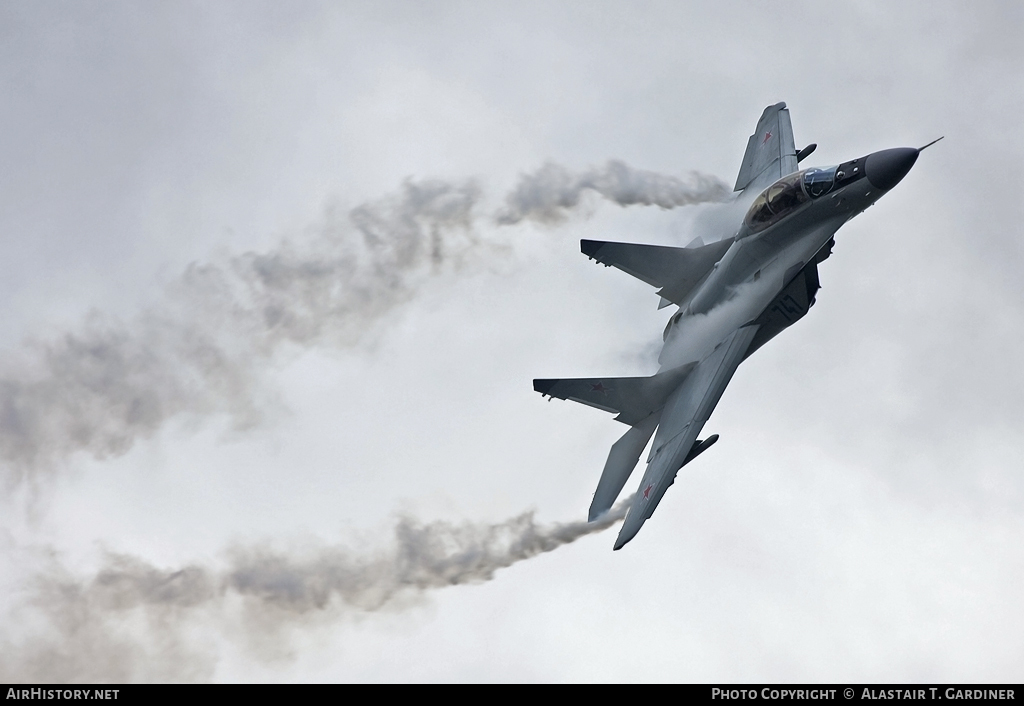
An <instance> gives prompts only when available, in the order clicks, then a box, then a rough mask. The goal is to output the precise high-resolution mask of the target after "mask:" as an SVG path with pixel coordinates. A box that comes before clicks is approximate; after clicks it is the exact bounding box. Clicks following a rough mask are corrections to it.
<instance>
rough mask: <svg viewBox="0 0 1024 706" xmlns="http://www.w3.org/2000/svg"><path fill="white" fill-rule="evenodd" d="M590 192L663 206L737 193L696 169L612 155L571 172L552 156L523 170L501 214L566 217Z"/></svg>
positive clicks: (513, 218) (513, 219) (504, 217)
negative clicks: (679, 170) (659, 166)
mask: <svg viewBox="0 0 1024 706" xmlns="http://www.w3.org/2000/svg"><path fill="white" fill-rule="evenodd" d="M587 192H594V193H597V194H599V195H600V196H602V197H604V198H606V199H608V200H609V201H612V202H614V203H616V204H618V205H620V206H633V205H636V204H643V205H645V206H660V207H661V208H664V209H670V208H677V207H679V206H691V205H693V204H700V203H720V202H723V201H725V200H727V199H728V198H730V196H731V195H732V189H730V188H729V187H728V186H726V184H725V183H723V182H722V181H721V180H720V179H718V178H717V177H714V176H709V175H707V174H701V173H700V172H691V174H690V179H689V181H683V180H682V179H679V178H678V177H674V176H667V175H664V174H658V173H656V172H651V171H647V170H644V169H634V168H633V167H630V166H629V165H628V164H625V163H624V162H620V161H618V160H611V161H609V162H608V163H607V164H605V165H604V167H601V168H591V169H588V170H587V171H584V172H580V173H576V174H574V173H572V172H570V171H569V170H568V169H566V168H565V167H562V166H560V165H558V164H554V163H552V162H548V163H546V164H545V165H544V166H542V167H541V168H540V169H538V170H537V171H535V172H534V173H532V174H525V175H523V176H522V177H521V178H520V180H519V184H518V185H517V186H516V188H515V189H513V190H512V192H511V193H510V194H509V195H508V196H507V197H506V199H505V208H504V209H503V210H502V211H500V212H499V213H498V215H497V221H498V223H500V224H504V225H508V224H513V223H519V222H520V221H522V220H524V219H529V220H534V221H537V222H540V223H549V224H557V223H561V222H562V221H564V220H565V218H566V217H567V216H568V214H569V212H570V211H572V210H574V209H576V208H578V207H579V206H580V203H581V200H582V198H583V196H584V194H586V193H587Z"/></svg>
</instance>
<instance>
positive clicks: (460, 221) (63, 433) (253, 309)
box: [0, 181, 481, 486]
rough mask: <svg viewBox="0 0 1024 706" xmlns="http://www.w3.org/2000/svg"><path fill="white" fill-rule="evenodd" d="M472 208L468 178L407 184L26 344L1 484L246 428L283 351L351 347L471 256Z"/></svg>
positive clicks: (2, 438)
mask: <svg viewBox="0 0 1024 706" xmlns="http://www.w3.org/2000/svg"><path fill="white" fill-rule="evenodd" d="M479 198H480V190H479V188H478V187H477V186H476V184H475V183H473V182H471V181H468V182H463V183H459V184H449V183H446V182H441V181H423V182H413V181H406V182H405V183H404V184H403V185H402V188H401V190H400V191H399V192H398V193H397V194H395V195H392V196H389V197H387V198H384V199H381V200H379V201H376V202H373V203H368V204H363V205H361V206H359V207H357V208H355V209H353V210H352V211H351V213H350V214H348V215H349V220H348V222H346V221H340V220H339V219H337V218H336V217H334V216H333V215H331V214H328V215H327V216H326V217H325V220H324V222H323V223H322V224H321V225H320V226H319V227H317V228H315V229H313V230H312V232H310V233H308V234H307V236H306V237H305V238H304V239H302V240H301V241H298V242H291V241H285V242H283V243H281V244H280V245H279V246H278V247H276V248H275V249H273V250H271V251H269V252H265V253H246V254H243V255H239V256H236V257H233V258H230V259H229V260H227V261H226V262H220V263H216V264H193V265H192V266H190V267H189V268H187V270H186V272H185V273H184V274H183V275H182V276H181V277H180V278H179V279H178V280H177V281H175V282H173V283H172V284H171V287H170V291H169V292H168V295H167V297H165V299H164V301H163V303H162V305H161V306H159V307H157V308H154V309H151V310H148V311H144V312H142V313H141V314H139V315H138V316H137V317H136V318H135V320H134V321H130V322H121V321H117V320H114V319H112V318H110V317H104V316H102V315H100V314H94V315H92V316H91V317H90V318H89V320H87V321H86V322H85V323H84V325H82V327H81V328H80V329H79V330H77V331H70V332H67V333H65V334H64V335H63V336H61V337H60V338H58V339H57V340H51V341H45V342H41V341H34V342H31V343H29V345H28V350H27V353H28V355H27V356H24V357H25V358H26V360H25V361H22V362H21V364H20V365H18V364H14V363H13V362H11V361H3V362H0V469H2V470H0V473H2V474H3V477H4V479H5V480H6V481H7V484H8V486H10V485H11V484H12V483H14V484H16V483H19V482H22V481H26V480H27V481H33V480H35V479H36V476H39V475H40V474H41V473H42V472H45V471H49V470H52V469H53V468H54V467H55V466H57V465H58V464H59V463H60V462H61V461H63V460H65V459H66V458H67V457H68V456H70V455H71V454H73V453H74V452H76V451H81V452H86V453H89V454H92V455H93V456H95V457H97V458H103V457H109V456H112V455H117V454H121V453H124V452H125V451H127V450H128V449H129V448H131V446H132V445H133V443H134V442H135V441H136V440H138V439H140V438H145V437H147V436H150V435H152V434H153V433H154V432H156V431H157V430H158V429H159V428H160V427H161V426H162V425H163V424H164V423H165V422H166V421H167V420H169V419H171V418H174V417H181V416H191V417H193V418H201V417H205V416H209V415H213V414H226V415H229V416H230V417H231V419H232V420H233V422H234V424H235V425H236V426H239V427H245V426H248V425H251V424H253V423H254V422H256V421H257V420H258V418H259V405H258V403H257V400H258V398H259V395H260V392H261V391H260V380H261V372H262V371H263V370H264V369H265V368H266V366H267V363H268V361H269V360H270V359H272V358H273V357H274V355H275V354H276V353H277V352H278V351H279V350H280V349H281V348H282V347H283V345H284V344H292V345H294V346H300V347H309V346H315V345H336V346H337V345H341V346H345V345H351V344H353V343H355V342H357V341H358V340H359V339H360V338H361V337H362V336H363V335H365V332H366V331H367V329H369V328H370V327H371V326H372V324H373V323H374V322H375V321H377V320H379V319H380V318H381V317H382V316H383V315H384V314H385V313H387V312H388V311H390V310H392V309H393V308H394V307H396V306H398V305H399V304H401V303H402V302H404V301H406V300H408V299H409V298H410V297H411V296H413V295H414V293H415V291H416V289H417V287H418V286H419V285H420V283H421V282H422V280H423V279H424V278H425V277H428V276H430V275H431V274H433V273H435V272H437V271H439V270H440V269H442V268H444V267H449V268H451V267H457V266H459V264H460V262H462V258H464V257H466V256H467V254H468V253H470V252H471V251H473V250H475V249H479V248H480V246H481V243H480V241H479V239H478V238H477V236H476V233H475V232H474V231H473V227H472V226H473V209H474V207H475V206H476V204H477V202H478V201H479Z"/></svg>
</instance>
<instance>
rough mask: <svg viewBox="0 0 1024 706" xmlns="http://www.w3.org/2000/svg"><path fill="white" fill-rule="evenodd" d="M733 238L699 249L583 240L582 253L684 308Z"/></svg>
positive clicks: (581, 242)
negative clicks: (639, 281)
mask: <svg viewBox="0 0 1024 706" xmlns="http://www.w3.org/2000/svg"><path fill="white" fill-rule="evenodd" d="M732 242H733V241H732V238H727V239H726V240H721V241H719V242H717V243H712V244H710V245H702V246H700V247H695V248H676V247H671V246H667V245H639V244H635V243H609V242H605V241H603V240H581V241H580V250H582V251H583V254H584V255H586V256H587V257H589V258H590V259H592V260H597V261H598V262H600V263H601V264H602V265H604V266H605V267H617V268H618V269H620V270H622V271H623V272H625V273H626V274H630V275H633V276H634V277H636V278H637V279H639V280H641V281H642V282H646V283H647V284H649V285H651V286H652V287H657V288H658V294H660V295H661V297H662V299H664V300H667V301H670V302H672V303H673V304H682V302H683V301H685V299H686V296H687V295H688V294H690V292H692V291H693V289H694V287H696V286H697V285H698V284H700V282H701V280H703V279H704V277H706V276H707V274H708V272H710V271H711V269H712V268H713V267H714V266H715V263H716V262H718V261H719V260H721V259H722V256H723V255H725V252H726V251H727V250H728V249H729V246H730V245H732Z"/></svg>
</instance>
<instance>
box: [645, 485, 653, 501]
mask: <svg viewBox="0 0 1024 706" xmlns="http://www.w3.org/2000/svg"><path fill="white" fill-rule="evenodd" d="M653 487H654V484H653V483H652V484H650V485H648V486H647V487H646V488H644V500H650V499H651V488H653Z"/></svg>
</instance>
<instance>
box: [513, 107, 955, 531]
mask: <svg viewBox="0 0 1024 706" xmlns="http://www.w3.org/2000/svg"><path fill="white" fill-rule="evenodd" d="M939 139H942V138H939ZM934 142H938V140H935V141H934ZM934 142H932V143H929V144H928V145H925V146H924V147H920V148H912V147H897V148H895V149H886V150H882V151H880V152H872V153H871V154H869V155H866V156H864V157H858V158H857V159H852V160H850V161H848V162H843V163H842V164H839V165H838V166H829V167H815V168H811V169H803V170H798V164H799V162H801V161H802V160H803V159H804V158H805V157H807V156H808V155H809V154H810V153H811V152H813V151H814V149H815V147H816V146H817V145H815V144H810V145H808V146H807V147H804V148H803V149H801V150H799V151H797V150H796V148H795V144H794V141H793V127H792V123H791V121H790V117H789V111H788V110H787V109H786V104H785V103H777V104H775V105H772V106H769V107H767V108H765V110H764V113H763V114H762V115H761V119H760V120H758V122H757V128H756V129H755V131H754V134H753V135H751V136H750V139H749V140H748V141H747V149H746V152H745V154H744V155H743V162H742V163H741V165H740V171H739V176H738V177H737V179H736V186H735V189H734V191H736V192H738V193H737V195H736V197H735V199H734V201H733V203H734V204H735V206H736V207H737V212H736V214H737V216H738V215H739V213H742V207H743V206H746V205H747V204H749V207H748V208H747V209H746V215H745V216H744V217H743V219H742V221H740V222H739V224H738V226H737V227H736V229H735V231H734V232H733V233H732V234H731V236H729V237H725V238H723V239H722V240H719V241H717V242H713V243H710V244H707V245H705V244H704V243H703V242H702V241H701V240H700V239H699V238H698V239H696V240H695V241H694V242H693V243H691V244H690V245H689V246H687V247H685V248H677V247H666V246H663V245H636V244H630V243H611V242H603V241H600V240H583V241H581V249H582V251H583V253H584V254H585V255H587V256H588V257H589V258H590V259H592V260H596V261H597V262H599V263H601V264H603V265H605V266H606V267H608V266H610V267H616V268H618V269H620V270H622V271H623V272H626V273H628V274H630V275H632V276H634V277H636V278H638V279H640V280H642V281H644V282H646V283H647V284H649V285H651V286H653V287H657V288H658V291H657V293H658V294H659V295H661V307H664V306H669V305H672V304H675V305H677V306H678V311H676V312H675V313H674V314H673V315H672V317H671V318H670V319H669V321H668V325H667V326H666V328H665V333H664V342H665V343H664V346H663V348H662V351H661V354H660V356H659V359H658V361H659V365H660V367H659V370H658V373H657V374H656V375H653V376H652V377H618V378H575V379H537V380H534V381H533V387H534V389H535V390H536V391H537V392H539V393H541V394H542V395H545V396H548V397H551V398H554V397H558V398H560V399H564V400H573V401H575V402H581V403H583V404H586V405H590V406H591V407H596V408H598V409H601V410H605V411H607V412H613V413H615V414H616V415H617V416H616V417H615V419H616V420H617V421H620V422H622V423H624V424H626V425H628V426H629V431H627V432H626V433H625V434H624V435H623V436H622V438H621V439H619V440H618V441H617V442H615V444H614V445H613V446H612V448H611V451H610V452H609V454H608V461H607V462H606V463H605V466H604V471H603V472H602V474H601V480H600V481H599V483H598V485H597V491H596V492H595V493H594V500H593V503H592V504H591V506H590V514H589V519H590V521H594V520H596V519H598V518H599V517H601V516H602V515H604V514H605V513H606V512H607V511H608V510H609V509H610V508H611V506H612V504H613V503H614V502H615V500H616V498H617V497H618V496H619V494H620V493H621V492H622V488H623V487H624V486H625V484H626V481H627V480H628V479H629V476H630V475H631V474H632V472H633V469H634V468H635V467H636V465H637V462H638V461H639V459H640V455H641V453H643V450H644V449H645V448H646V447H647V444H648V442H649V441H650V439H651V437H652V436H654V443H653V444H652V445H651V450H650V453H649V455H648V458H647V470H646V472H645V473H644V476H643V480H642V481H641V482H640V486H639V488H638V489H637V492H636V495H635V496H634V499H633V501H632V504H631V505H630V507H629V511H628V513H627V515H626V517H625V520H624V521H623V524H622V529H621V531H620V532H619V535H618V537H617V538H616V540H615V545H614V548H615V549H621V548H622V547H623V545H625V544H626V543H627V542H629V541H630V540H631V539H633V537H635V536H636V534H637V532H639V531H640V528H641V527H642V526H643V524H644V522H646V521H647V520H648V519H649V518H650V517H651V515H652V514H653V513H654V510H655V508H657V507H658V503H659V502H661V499H662V498H663V497H664V495H665V491H666V490H668V487H669V486H670V485H672V484H673V482H674V481H675V478H676V474H677V473H678V472H679V470H680V469H681V468H682V467H683V466H685V465H686V464H687V463H689V462H690V461H692V460H693V459H695V458H696V457H697V456H698V455H700V454H701V453H703V452H704V451H706V450H707V449H708V448H709V447H710V446H711V445H712V444H714V443H715V442H716V441H717V440H718V435H717V434H714V435H711V436H709V437H707V438H706V439H703V440H700V439H698V438H697V437H698V435H699V434H700V433H701V430H702V429H703V427H704V424H705V422H707V420H708V417H710V416H711V412H712V411H713V410H714V409H715V406H716V405H717V404H718V401H719V399H720V398H721V397H722V393H723V392H724V391H725V388H726V386H727V385H728V384H729V381H730V380H731V379H732V376H733V373H735V372H736V368H737V367H738V366H739V364H740V363H741V362H743V361H744V360H745V359H746V358H747V357H748V356H750V354H752V353H753V352H754V351H756V350H757V349H758V348H760V347H761V346H763V345H764V344H765V343H767V342H768V341H769V340H771V339H772V338H773V337H774V336H776V335H777V334H778V333H779V332H781V331H782V330H783V329H785V328H788V327H789V326H792V325H793V324H794V323H796V322H797V321H799V320H800V319H801V318H803V316H804V315H805V314H806V313H807V311H808V309H810V307H811V305H813V304H814V300H815V294H816V293H817V291H818V289H819V283H818V264H819V263H821V262H822V261H823V260H825V259H827V258H828V257H829V255H831V254H832V247H833V245H834V244H835V240H834V236H835V234H836V231H838V230H839V228H840V227H842V225H843V224H844V223H846V222H847V221H848V220H850V219H851V218H853V217H854V216H856V215H857V214H859V213H861V212H862V211H864V210H865V209H866V208H868V207H869V206H871V205H872V204H873V203H874V202H875V201H877V200H878V199H879V198H881V197H882V196H883V195H884V194H886V193H887V192H888V191H889V190H890V189H892V188H893V187H895V186H896V185H897V184H898V183H899V182H900V180H902V179H903V177H905V176H906V175H907V173H908V172H909V171H910V168H911V167H913V166H914V163H915V162H916V161H917V157H918V154H919V153H920V151H921V150H923V149H925V147H929V146H930V145H932V144H934ZM661 307H659V308H661ZM655 432H657V433H655Z"/></svg>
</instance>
